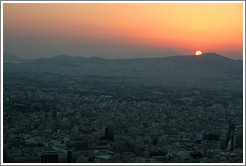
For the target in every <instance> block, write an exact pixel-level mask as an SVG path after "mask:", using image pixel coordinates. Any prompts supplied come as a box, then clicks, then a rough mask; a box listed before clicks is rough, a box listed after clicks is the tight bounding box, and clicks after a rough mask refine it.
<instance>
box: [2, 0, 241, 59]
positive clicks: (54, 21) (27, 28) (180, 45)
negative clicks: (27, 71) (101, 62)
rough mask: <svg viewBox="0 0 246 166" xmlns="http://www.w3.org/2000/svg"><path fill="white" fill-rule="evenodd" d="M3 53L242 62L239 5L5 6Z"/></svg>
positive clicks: (37, 56) (33, 55) (39, 55)
mask: <svg viewBox="0 0 246 166" xmlns="http://www.w3.org/2000/svg"><path fill="white" fill-rule="evenodd" d="M3 19H4V26H3V29H4V33H3V37H4V40H3V42H4V43H3V45H4V52H5V53H11V54H15V55H17V56H19V57H22V58H32V59H35V58H39V57H52V56H56V55H58V54H66V55H72V56H83V57H94V56H97V57H103V58H114V59H117V58H140V57H141V58H145V57H149V58H151V57H164V56H172V55H190V54H194V52H195V51H196V50H201V51H203V52H217V53H219V54H221V55H223V56H226V57H230V58H232V59H242V58H243V56H242V53H243V42H242V41H243V4H242V3H234V4H232V3H224V4H221V3H210V4H208V3H196V4H195V3H178V4H175V3H158V4H139V3H133V4H101V3H100V4H85V3H80V4H25V3H24V4H4V6H3Z"/></svg>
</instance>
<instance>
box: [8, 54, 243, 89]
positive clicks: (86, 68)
mask: <svg viewBox="0 0 246 166" xmlns="http://www.w3.org/2000/svg"><path fill="white" fill-rule="evenodd" d="M11 58H12V59H11ZM11 60H13V61H15V62H17V61H19V62H21V63H10V62H11ZM4 62H8V63H4V73H20V72H26V73H35V74H40V73H51V74H59V75H64V76H66V75H69V76H76V77H79V76H91V75H93V76H104V77H126V78H127V77H131V78H135V80H136V82H137V81H140V80H141V82H142V83H146V84H160V85H174V86H180V87H182V86H184V87H203V88H206V87H208V88H209V87H214V88H222V87H223V88H227V89H228V88H229V89H230V88H231V89H234V88H236V89H240V90H241V89H242V86H243V61H242V60H232V59H229V58H226V57H223V56H221V55H218V54H216V53H204V54H202V55H201V56H194V55H187V56H170V57H163V58H144V59H103V58H98V57H91V58H83V57H72V56H67V55H58V56H55V57H52V58H40V59H36V60H26V59H21V58H18V57H15V56H10V57H8V56H6V57H5V55H4Z"/></svg>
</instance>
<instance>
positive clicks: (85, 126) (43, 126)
mask: <svg viewBox="0 0 246 166" xmlns="http://www.w3.org/2000/svg"><path fill="white" fill-rule="evenodd" d="M64 84H65V83H64ZM25 87H27V86H13V85H12V86H9V87H8V86H5V87H4V93H3V94H4V98H3V100H4V101H3V103H4V105H3V108H4V109H3V152H4V153H3V155H4V158H3V159H4V162H9V163H15V162H17V163H37V162H46V163H47V162H48V163H49V162H63V163H67V162H71V163H91V162H96V163H104V162H106V163H116V162H117V163H118V162H119V163H125V162H128V163H141V162H144V163H154V162H157V163H163V162H168V163H180V162H181V163H209V162H216V163H217V162H223V163H228V162H230V163H231V162H236V163H238V162H243V99H242V94H238V93H236V92H233V91H232V92H231V91H218V92H214V91H209V90H202V89H201V90H199V89H179V90H171V89H168V90H167V89H165V88H154V89H152V88H151V87H149V88H147V87H143V88H142V89H141V88H139V87H136V88H132V89H129V88H128V89H127V88H124V87H123V88H122V89H111V90H109V89H104V88H103V87H100V88H95V89H92V88H87V87H86V86H83V88H80V85H78V86H77V87H76V86H73V87H74V88H73V89H71V86H67V88H63V89H60V88H59V87H57V89H56V88H55V86H53V87H52V89H49V87H47V86H46V87H45V89H42V88H35V87H31V86H28V89H26V88H25ZM105 87H106V86H105ZM47 88H48V89H47ZM76 88H77V89H80V90H76ZM81 89H82V90H81Z"/></svg>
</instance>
